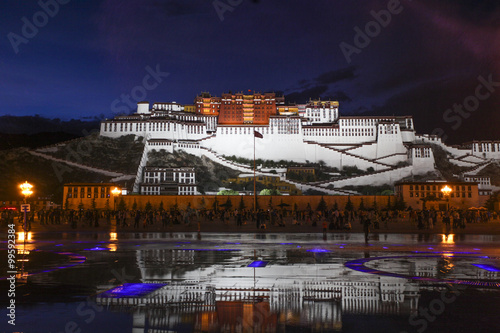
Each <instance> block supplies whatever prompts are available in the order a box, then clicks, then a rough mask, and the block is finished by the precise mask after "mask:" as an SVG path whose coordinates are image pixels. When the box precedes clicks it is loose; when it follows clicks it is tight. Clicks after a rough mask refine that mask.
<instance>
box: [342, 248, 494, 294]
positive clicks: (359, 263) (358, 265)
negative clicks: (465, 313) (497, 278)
mask: <svg viewBox="0 0 500 333" xmlns="http://www.w3.org/2000/svg"><path fill="white" fill-rule="evenodd" d="M441 257H442V256H438V255H423V256H412V255H410V256H390V257H373V258H360V259H356V260H351V261H348V262H346V263H345V264H344V266H346V267H348V268H350V269H352V270H355V271H358V272H362V273H368V274H376V275H381V276H389V277H396V278H402V279H410V280H417V281H425V282H442V283H453V284H461V285H469V286H477V287H490V288H500V283H499V282H493V281H478V280H462V279H445V278H443V279H439V278H433V277H421V276H413V275H407V274H399V273H392V272H387V271H381V270H378V269H373V268H369V267H366V266H365V264H366V263H367V262H370V261H373V260H387V259H397V260H400V259H404V258H406V259H408V258H441ZM454 258H455V259H471V258H473V259H478V258H484V256H455V257H454ZM486 258H488V257H486ZM475 266H476V265H475Z"/></svg>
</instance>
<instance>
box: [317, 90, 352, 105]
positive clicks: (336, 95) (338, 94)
mask: <svg viewBox="0 0 500 333" xmlns="http://www.w3.org/2000/svg"><path fill="white" fill-rule="evenodd" d="M321 98H322V99H328V100H331V101H339V102H352V99H351V97H349V96H348V95H347V94H346V93H345V92H343V91H340V90H339V91H335V92H333V93H328V94H327V95H323V96H322V97H321Z"/></svg>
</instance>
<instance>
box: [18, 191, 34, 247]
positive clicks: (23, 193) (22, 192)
mask: <svg viewBox="0 0 500 333" xmlns="http://www.w3.org/2000/svg"><path fill="white" fill-rule="evenodd" d="M19 187H20V188H21V194H22V195H24V201H23V203H25V204H26V200H27V198H28V197H29V196H30V195H32V194H33V191H32V190H31V189H32V188H33V185H31V184H30V183H28V182H27V181H25V182H24V183H23V184H21V185H19ZM23 211H24V226H23V229H24V232H26V231H27V224H26V223H27V219H26V213H27V209H26V208H25V207H24V209H23ZM25 239H26V237H25Z"/></svg>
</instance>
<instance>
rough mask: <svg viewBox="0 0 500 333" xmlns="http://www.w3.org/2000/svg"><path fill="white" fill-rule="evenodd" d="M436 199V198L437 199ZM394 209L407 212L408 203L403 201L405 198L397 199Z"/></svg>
mask: <svg viewBox="0 0 500 333" xmlns="http://www.w3.org/2000/svg"><path fill="white" fill-rule="evenodd" d="M435 198H436V197H434V199H435ZM394 209H395V210H405V209H406V202H405V201H404V200H403V196H399V197H398V198H397V199H396V202H394Z"/></svg>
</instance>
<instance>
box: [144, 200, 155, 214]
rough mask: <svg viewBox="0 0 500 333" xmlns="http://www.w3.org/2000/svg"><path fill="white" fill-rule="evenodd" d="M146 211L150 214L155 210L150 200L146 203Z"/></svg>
mask: <svg viewBox="0 0 500 333" xmlns="http://www.w3.org/2000/svg"><path fill="white" fill-rule="evenodd" d="M144 210H145V211H146V212H149V211H150V210H153V205H152V204H151V202H149V200H148V202H146V207H144Z"/></svg>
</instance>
